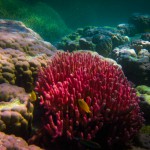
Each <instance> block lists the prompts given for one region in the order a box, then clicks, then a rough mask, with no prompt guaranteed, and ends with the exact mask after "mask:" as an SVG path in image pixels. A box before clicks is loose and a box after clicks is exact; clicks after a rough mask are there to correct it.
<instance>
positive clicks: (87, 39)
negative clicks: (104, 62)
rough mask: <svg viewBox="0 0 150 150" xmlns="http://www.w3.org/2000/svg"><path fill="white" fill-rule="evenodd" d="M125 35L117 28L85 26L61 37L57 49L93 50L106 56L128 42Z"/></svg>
mask: <svg viewBox="0 0 150 150" xmlns="http://www.w3.org/2000/svg"><path fill="white" fill-rule="evenodd" d="M128 41H129V39H128V37H127V36H123V35H121V34H120V32H119V30H117V29H112V28H108V27H85V28H79V29H77V31H76V32H74V33H72V34H70V35H68V36H66V37H64V38H62V40H61V41H60V42H59V43H58V46H57V47H58V49H63V50H69V51H73V50H93V51H96V52H98V53H99V54H101V55H103V56H108V55H109V54H110V52H111V50H112V49H113V48H114V47H116V46H119V45H122V44H124V43H126V42H128Z"/></svg>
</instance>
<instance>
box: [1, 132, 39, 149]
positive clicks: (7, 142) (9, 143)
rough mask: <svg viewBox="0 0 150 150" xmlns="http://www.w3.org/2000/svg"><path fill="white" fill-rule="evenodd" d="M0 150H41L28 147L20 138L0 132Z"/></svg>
mask: <svg viewBox="0 0 150 150" xmlns="http://www.w3.org/2000/svg"><path fill="white" fill-rule="evenodd" d="M0 149H1V150H14V149H15V150H42V149H41V148H40V147H38V146H35V145H28V144H27V143H26V141H24V140H23V139H22V138H20V137H16V136H14V135H7V134H5V133H3V132H0Z"/></svg>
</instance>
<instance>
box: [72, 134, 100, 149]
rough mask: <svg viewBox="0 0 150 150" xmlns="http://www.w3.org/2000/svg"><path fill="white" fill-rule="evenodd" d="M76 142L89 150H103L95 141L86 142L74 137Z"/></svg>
mask: <svg viewBox="0 0 150 150" xmlns="http://www.w3.org/2000/svg"><path fill="white" fill-rule="evenodd" d="M74 140H76V141H78V142H79V143H80V144H81V145H83V146H84V147H86V148H88V149H93V150H94V149H99V150H100V149H101V146H100V145H99V144H98V143H96V142H93V141H90V140H85V139H81V138H77V137H74Z"/></svg>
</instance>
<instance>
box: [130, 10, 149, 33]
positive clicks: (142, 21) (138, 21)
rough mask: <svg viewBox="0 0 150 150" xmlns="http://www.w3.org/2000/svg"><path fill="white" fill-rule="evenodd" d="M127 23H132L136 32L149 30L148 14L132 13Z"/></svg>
mask: <svg viewBox="0 0 150 150" xmlns="http://www.w3.org/2000/svg"><path fill="white" fill-rule="evenodd" d="M129 23H131V24H133V25H134V26H135V27H136V29H137V32H138V33H142V32H149V30H150V15H148V14H140V13H134V14H133V15H132V16H131V17H130V18H129Z"/></svg>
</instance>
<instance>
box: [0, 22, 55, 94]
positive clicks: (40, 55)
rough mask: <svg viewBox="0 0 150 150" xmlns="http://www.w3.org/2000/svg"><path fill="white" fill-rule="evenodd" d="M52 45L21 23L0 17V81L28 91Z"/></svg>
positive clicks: (51, 53) (44, 63) (45, 60)
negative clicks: (0, 18)
mask: <svg viewBox="0 0 150 150" xmlns="http://www.w3.org/2000/svg"><path fill="white" fill-rule="evenodd" d="M55 52H56V48H55V47H54V46H52V45H51V44H50V43H48V42H45V41H43V40H42V38H41V37H40V36H39V35H38V34H37V33H35V32H34V31H32V30H31V29H29V28H27V27H26V26H25V25H24V24H23V23H22V22H19V21H12V20H0V83H10V84H14V85H18V86H21V87H24V88H25V89H26V91H27V92H31V91H32V88H33V84H34V81H35V77H36V75H37V70H38V68H39V67H40V66H46V65H47V63H48V62H49V61H50V57H51V56H52V55H53V54H54V53H55Z"/></svg>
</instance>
